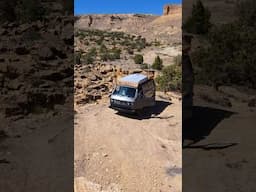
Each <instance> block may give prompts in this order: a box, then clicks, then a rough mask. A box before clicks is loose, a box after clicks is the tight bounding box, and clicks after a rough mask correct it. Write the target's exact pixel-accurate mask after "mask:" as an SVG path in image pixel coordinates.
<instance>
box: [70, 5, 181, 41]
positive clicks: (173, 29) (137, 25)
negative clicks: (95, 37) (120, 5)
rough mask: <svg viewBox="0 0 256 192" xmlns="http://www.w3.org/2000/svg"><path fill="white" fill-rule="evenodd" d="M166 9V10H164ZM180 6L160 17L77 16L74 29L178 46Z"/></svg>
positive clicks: (173, 7)
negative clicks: (140, 37)
mask: <svg viewBox="0 0 256 192" xmlns="http://www.w3.org/2000/svg"><path fill="white" fill-rule="evenodd" d="M166 9H167V8H166ZM181 15H182V14H181V6H180V5H176V6H175V5H172V6H169V11H168V13H164V15H162V16H157V15H143V14H106V15H81V16H77V20H76V22H75V28H76V29H100V30H105V31H122V32H125V33H128V34H135V35H141V36H143V37H144V38H146V39H147V40H148V41H154V40H157V41H160V42H163V43H165V44H175V43H177V44H180V43H181V42H180V39H181Z"/></svg>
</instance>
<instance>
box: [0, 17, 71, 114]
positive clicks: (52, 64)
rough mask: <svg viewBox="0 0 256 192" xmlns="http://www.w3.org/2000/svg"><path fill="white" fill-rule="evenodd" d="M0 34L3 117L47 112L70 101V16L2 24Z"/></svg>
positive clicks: (0, 107)
mask: <svg viewBox="0 0 256 192" xmlns="http://www.w3.org/2000/svg"><path fill="white" fill-rule="evenodd" d="M1 31H4V32H1ZM27 31H29V33H28V32H27ZM0 33H1V34H2V35H1V37H0V40H1V42H2V43H1V46H0V63H1V65H0V103H1V105H0V112H1V113H2V114H4V115H5V117H11V116H16V115H23V116H26V115H28V114H30V113H34V112H38V111H40V110H41V109H47V110H48V111H50V110H53V109H54V106H55V105H64V104H65V103H66V102H67V101H69V100H72V99H70V98H71V97H72V95H73V73H74V69H73V44H74V40H73V38H74V36H73V18H72V17H69V16H65V17H61V18H56V16H55V15H51V14H50V15H47V17H46V18H45V21H40V20H38V21H34V22H32V23H30V24H19V23H15V22H6V23H4V24H1V25H0ZM12 34H15V35H12ZM17 42H21V43H17ZM70 102H72V101H70ZM72 103H73V102H72ZM39 109H40V110H39ZM41 111H42V112H44V111H43V110H41Z"/></svg>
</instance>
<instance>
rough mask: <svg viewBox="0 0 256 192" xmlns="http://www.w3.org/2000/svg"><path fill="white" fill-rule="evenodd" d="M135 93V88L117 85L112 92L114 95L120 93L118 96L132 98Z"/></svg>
mask: <svg viewBox="0 0 256 192" xmlns="http://www.w3.org/2000/svg"><path fill="white" fill-rule="evenodd" d="M135 93H136V89H135V88H131V87H123V86H117V87H116V89H115V91H114V93H113V94H114V95H120V96H126V97H131V98H134V97H135Z"/></svg>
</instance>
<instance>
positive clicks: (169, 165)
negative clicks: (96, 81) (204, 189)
mask: <svg viewBox="0 0 256 192" xmlns="http://www.w3.org/2000/svg"><path fill="white" fill-rule="evenodd" d="M157 100H158V102H157V107H155V108H153V109H147V110H146V112H145V114H144V115H141V116H140V117H136V116H127V115H122V114H119V113H117V112H115V111H114V110H112V109H109V108H108V100H107V99H105V100H103V101H102V102H100V103H99V104H91V105H85V106H82V107H79V108H77V114H76V116H75V191H76V192H85V191H88V192H110V191H111V192H115V191H116V192H119V191H125V192H144V191H146V192H160V191H161V192H168V191H172V192H179V191H181V171H182V170H181V101H179V100H178V99H172V101H171V102H168V101H167V100H164V99H160V98H159V97H158V99H157Z"/></svg>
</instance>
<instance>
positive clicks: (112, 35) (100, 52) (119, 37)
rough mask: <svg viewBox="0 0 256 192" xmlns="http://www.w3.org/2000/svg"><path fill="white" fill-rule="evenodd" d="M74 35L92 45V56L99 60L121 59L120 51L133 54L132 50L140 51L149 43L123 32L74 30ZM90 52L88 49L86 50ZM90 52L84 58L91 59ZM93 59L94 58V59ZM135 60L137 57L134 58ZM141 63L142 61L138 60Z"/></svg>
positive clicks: (84, 42)
mask: <svg viewBox="0 0 256 192" xmlns="http://www.w3.org/2000/svg"><path fill="white" fill-rule="evenodd" d="M75 37H76V38H78V39H79V40H80V41H81V42H82V43H83V44H84V45H93V46H95V49H96V54H93V56H94V58H100V60H101V61H114V60H117V59H121V57H122V51H127V52H128V54H130V55H133V54H134V51H141V50H142V49H144V48H145V47H146V46H149V44H148V43H147V42H146V39H145V38H142V37H141V36H135V35H130V34H125V33H123V32H108V31H101V30H78V31H75ZM88 52H90V50H88ZM90 55H91V54H89V55H87V54H86V55H85V56H84V57H85V58H87V59H86V60H87V61H88V58H89V61H91V60H92V59H91V56H90ZM94 60H95V59H94ZM136 60H137V59H136ZM138 62H139V63H138V64H142V63H143V60H142V61H138Z"/></svg>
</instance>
